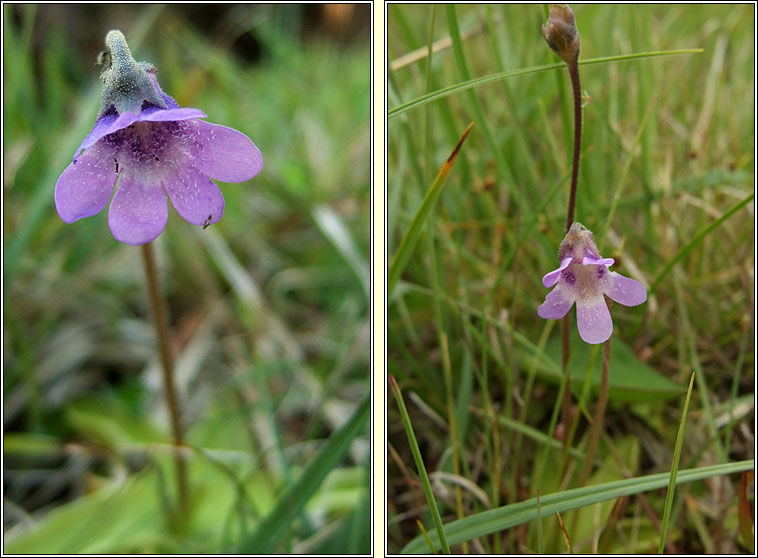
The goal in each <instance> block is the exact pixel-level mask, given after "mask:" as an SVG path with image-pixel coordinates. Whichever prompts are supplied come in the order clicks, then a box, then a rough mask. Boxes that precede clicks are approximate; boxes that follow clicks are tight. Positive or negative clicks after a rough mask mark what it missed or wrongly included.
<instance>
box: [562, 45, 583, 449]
mask: <svg viewBox="0 0 758 558" xmlns="http://www.w3.org/2000/svg"><path fill="white" fill-rule="evenodd" d="M566 67H567V68H568V72H569V77H570V78H571V90H572V93H573V97H574V158H573V161H572V164H571V189H570V190H569V201H568V212H567V215H566V232H568V231H569V229H570V228H571V224H572V223H573V222H574V208H575V207H576V187H577V183H578V182H579V155H580V154H581V151H582V92H581V91H582V90H581V83H580V81H579V50H578V49H577V52H576V56H575V57H572V58H569V59H568V60H567V61H566ZM562 331H563V358H562V361H563V374H564V375H565V376H566V388H565V391H564V392H563V409H562V410H561V422H562V423H563V433H564V436H565V437H564V439H563V440H564V450H565V449H566V447H565V445H566V442H567V441H568V431H569V428H570V423H571V417H570V412H569V408H570V406H571V374H569V370H568V361H569V358H570V357H571V352H570V351H571V349H570V345H569V320H568V316H566V317H564V318H563V322H562Z"/></svg>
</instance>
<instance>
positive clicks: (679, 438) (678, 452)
mask: <svg viewBox="0 0 758 558" xmlns="http://www.w3.org/2000/svg"><path fill="white" fill-rule="evenodd" d="M694 381H695V373H694V372H693V373H692V375H691V376H690V387H689V388H687V397H686V398H685V399H684V409H682V420H681V421H680V422H679V432H678V433H677V435H676V445H675V446H674V462H673V463H672V464H671V477H670V478H669V489H668V492H667V493H666V505H665V506H664V508H663V519H662V521H661V540H660V541H659V542H658V554H663V547H664V546H665V545H666V532H667V531H668V527H669V518H670V517H671V506H672V504H673V503H674V489H675V488H676V474H677V473H678V472H679V458H680V457H681V456H682V442H683V441H684V425H685V423H686V422H687V408H688V407H689V406H690V395H692V382H694Z"/></svg>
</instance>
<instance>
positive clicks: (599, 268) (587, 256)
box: [537, 223, 647, 344]
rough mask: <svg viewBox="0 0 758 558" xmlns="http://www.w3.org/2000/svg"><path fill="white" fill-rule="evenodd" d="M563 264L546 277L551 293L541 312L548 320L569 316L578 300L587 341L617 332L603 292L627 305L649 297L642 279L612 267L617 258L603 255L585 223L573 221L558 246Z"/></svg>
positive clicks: (581, 327)
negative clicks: (621, 272) (637, 279)
mask: <svg viewBox="0 0 758 558" xmlns="http://www.w3.org/2000/svg"><path fill="white" fill-rule="evenodd" d="M558 257H559V258H560V260H561V265H560V267H559V268H558V269H556V270H555V271H551V272H550V273H548V274H547V275H545V276H544V277H543V278H542V284H543V285H545V287H548V288H549V287H552V286H553V285H555V289H553V290H552V291H551V292H549V293H548V295H547V297H545V302H543V303H542V305H541V306H540V307H539V308H537V314H539V316H540V317H541V318H545V319H548V320H558V319H560V318H562V317H563V316H565V315H566V314H567V313H568V311H569V310H571V306H573V304H574V302H576V324H577V326H578V327H579V335H580V336H581V337H582V339H584V341H586V342H587V343H592V344H596V343H602V342H603V341H606V340H607V339H609V338H610V336H611V333H613V321H612V320H611V313H610V312H609V311H608V307H607V306H606V303H605V298H604V297H603V295H606V296H608V297H609V298H611V299H612V300H615V301H616V302H618V303H619V304H623V305H624V306H637V305H638V304H642V303H643V302H645V300H647V291H645V287H643V286H642V284H640V283H639V282H638V281H635V280H634V279H629V278H628V277H624V276H623V275H619V274H618V273H616V272H613V271H608V266H609V265H613V258H603V257H601V256H600V253H599V252H598V249H597V246H595V239H594V237H593V235H592V233H591V232H590V231H588V230H587V229H586V228H585V227H584V225H582V224H581V223H573V224H572V225H571V228H570V229H569V232H567V233H566V236H565V238H564V239H563V242H561V246H560V248H559V249H558Z"/></svg>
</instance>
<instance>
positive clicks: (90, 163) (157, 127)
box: [55, 30, 263, 246]
mask: <svg viewBox="0 0 758 558" xmlns="http://www.w3.org/2000/svg"><path fill="white" fill-rule="evenodd" d="M105 44H106V47H107V51H106V52H105V53H104V54H105V57H104V63H105V68H104V69H103V72H102V74H101V78H102V80H103V99H102V102H101V104H100V110H99V111H98V114H97V120H96V122H95V126H94V127H93V128H92V131H90V133H89V134H88V135H87V137H86V138H84V141H83V142H82V144H81V145H80V146H79V149H77V150H76V154H75V155H74V161H73V162H72V163H71V164H70V165H69V166H68V167H67V168H66V170H64V171H63V174H61V176H60V178H58V182H57V184H56V185H55V206H56V208H57V210H58V214H59V215H60V217H61V219H63V220H64V221H65V222H66V223H73V222H74V221H77V220H78V219H81V218H82V217H90V216H92V215H95V214H97V213H99V212H100V211H102V210H103V209H104V208H105V206H106V205H107V204H108V201H109V200H110V201H111V204H110V208H109V209H108V225H109V227H110V229H111V232H112V233H113V236H114V237H115V238H116V240H119V241H121V242H125V243H127V244H131V245H135V246H136V245H140V244H145V243H147V242H150V241H152V240H154V239H155V238H157V237H158V235H160V234H161V232H163V229H164V228H165V227H166V221H167V219H168V204H167V202H166V196H168V198H169V199H170V200H171V203H172V204H173V206H174V208H175V209H176V211H177V212H178V213H179V215H181V216H182V217H183V218H184V219H185V220H187V221H189V222H190V223H192V224H193V225H198V226H203V227H207V226H208V225H212V224H214V223H217V222H218V221H219V219H221V216H222V215H223V213H224V197H223V196H222V195H221V191H220V190H219V188H218V186H217V185H216V184H215V183H214V182H212V181H211V180H210V178H213V179H215V180H220V181H222V182H244V181H245V180H249V179H251V178H253V177H254V176H255V175H256V174H258V173H259V172H260V170H261V168H262V167H263V158H262V157H261V152H260V151H259V150H258V148H257V147H256V146H255V144H253V142H252V141H251V140H250V138H248V137H247V136H246V135H245V134H243V133H241V132H238V131H237V130H233V129H232V128H227V127H225V126H219V125H217V124H210V123H208V122H204V121H202V120H200V118H207V116H206V115H205V114H204V113H203V112H202V111H200V110H198V109H194V108H180V107H179V105H178V104H177V103H176V101H174V99H172V98H171V97H169V96H168V95H166V94H165V93H164V92H163V90H162V89H161V88H160V86H159V85H158V80H157V79H156V70H155V67H153V66H152V65H151V64H148V63H146V62H136V61H135V60H134V58H133V57H132V55H131V52H130V51H129V46H128V45H127V44H126V38H125V37H124V35H123V34H122V33H121V32H120V31H116V30H114V31H110V32H109V33H108V35H107V36H106V39H105ZM82 150H85V151H84V153H83V154H81V155H80V152H81V151H82ZM117 182H118V185H116V184H117ZM114 187H116V192H115V194H113V190H114ZM111 194H113V199H112V200H111Z"/></svg>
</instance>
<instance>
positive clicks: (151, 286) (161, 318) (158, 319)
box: [142, 242, 187, 517]
mask: <svg viewBox="0 0 758 558" xmlns="http://www.w3.org/2000/svg"><path fill="white" fill-rule="evenodd" d="M142 259H143V261H144V264H145V278H146V279H147V290H148V293H149V296H150V306H151V307H152V310H153V318H154V320H155V331H156V333H157V335H158V349H159V351H160V357H161V368H162V370H163V390H164V397H165V398H166V404H167V405H168V410H169V416H170V417H171V431H172V437H173V443H174V446H175V451H174V463H175V465H176V482H177V493H178V497H179V504H178V509H177V512H178V513H177V514H176V517H182V516H184V513H185V512H186V510H187V468H186V463H185V461H184V455H183V454H182V451H181V448H182V446H184V431H183V429H182V421H181V408H180V406H179V398H178V396H177V394H176V387H175V386H174V362H173V357H172V355H171V344H170V341H169V331H168V318H167V314H168V312H167V309H166V301H165V299H164V298H163V296H162V294H161V289H160V285H159V282H158V272H157V270H156V265H155V256H154V254H153V246H152V244H151V243H149V242H148V243H147V244H143V245H142Z"/></svg>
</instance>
